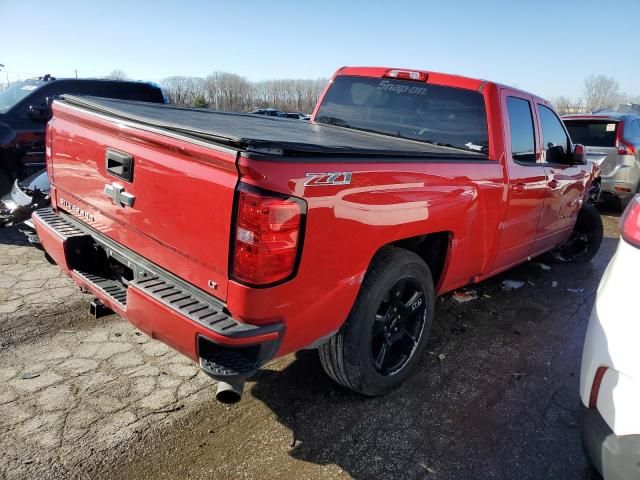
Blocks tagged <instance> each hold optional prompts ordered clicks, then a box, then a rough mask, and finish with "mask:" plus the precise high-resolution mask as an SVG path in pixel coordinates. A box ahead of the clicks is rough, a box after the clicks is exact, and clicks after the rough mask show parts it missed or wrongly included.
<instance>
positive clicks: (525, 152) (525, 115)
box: [507, 97, 536, 163]
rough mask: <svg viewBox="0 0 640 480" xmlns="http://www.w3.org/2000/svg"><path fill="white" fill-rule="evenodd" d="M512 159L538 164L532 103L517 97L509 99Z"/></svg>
mask: <svg viewBox="0 0 640 480" xmlns="http://www.w3.org/2000/svg"><path fill="white" fill-rule="evenodd" d="M507 111H508V114H509V132H510V134H511V157H512V158H513V160H514V161H516V162H519V163H536V142H535V134H534V130H533V115H532V114H531V103H529V102H528V101H527V100H524V99H522V98H517V97H507Z"/></svg>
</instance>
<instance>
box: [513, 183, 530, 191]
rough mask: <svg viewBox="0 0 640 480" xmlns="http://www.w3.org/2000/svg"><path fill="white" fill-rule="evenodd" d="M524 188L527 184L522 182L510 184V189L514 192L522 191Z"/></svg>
mask: <svg viewBox="0 0 640 480" xmlns="http://www.w3.org/2000/svg"><path fill="white" fill-rule="evenodd" d="M526 189H527V184H526V183H523V182H518V183H514V184H513V185H511V191H513V192H516V193H520V192H524V191H525V190H526Z"/></svg>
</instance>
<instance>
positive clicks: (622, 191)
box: [601, 164, 640, 201]
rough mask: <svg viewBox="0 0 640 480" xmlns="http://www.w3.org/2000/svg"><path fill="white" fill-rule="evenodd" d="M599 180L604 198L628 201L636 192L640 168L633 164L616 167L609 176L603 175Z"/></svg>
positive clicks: (639, 178)
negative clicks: (613, 197)
mask: <svg viewBox="0 0 640 480" xmlns="http://www.w3.org/2000/svg"><path fill="white" fill-rule="evenodd" d="M601 178H602V193H603V194H604V196H616V197H618V198H619V199H621V200H623V201H624V200H628V199H630V198H631V197H633V196H634V195H635V193H636V191H637V190H638V184H639V183H640V168H638V166H637V165H635V164H634V165H622V166H618V167H616V168H615V169H614V170H613V171H612V172H611V173H610V174H609V175H603V176H602V177H601Z"/></svg>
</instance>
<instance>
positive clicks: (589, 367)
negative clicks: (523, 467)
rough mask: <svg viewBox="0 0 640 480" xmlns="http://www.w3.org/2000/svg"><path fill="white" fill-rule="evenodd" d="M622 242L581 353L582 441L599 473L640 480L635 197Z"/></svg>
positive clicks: (639, 267) (639, 232) (639, 236)
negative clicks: (583, 408) (583, 410)
mask: <svg viewBox="0 0 640 480" xmlns="http://www.w3.org/2000/svg"><path fill="white" fill-rule="evenodd" d="M620 225H621V230H622V238H621V240H620V243H619V245H618V249H617V251H616V253H615V255H614V257H613V258H612V259H611V262H610V263H609V266H608V267H607V270H606V271H605V273H604V275H603V277H602V280H601V281H600V286H599V287H598V294H597V297H596V301H595V304H594V306H593V311H592V313H591V319H590V320H589V327H588V329H587V336H586V339H585V344H584V351H583V353H582V370H581V374H580V396H581V398H582V403H583V405H584V407H585V412H584V417H583V426H582V440H583V445H584V448H585V451H586V453H587V455H588V456H589V458H590V460H591V462H592V463H593V465H594V466H595V468H596V469H597V470H598V471H599V472H600V474H601V475H602V476H603V477H604V478H605V480H609V479H639V478H640V309H639V308H638V305H639V303H638V302H637V301H636V295H638V296H640V281H639V280H640V195H637V196H635V197H634V198H633V200H631V202H630V203H629V205H628V207H627V209H626V210H625V213H624V214H623V217H622V220H621V224H620Z"/></svg>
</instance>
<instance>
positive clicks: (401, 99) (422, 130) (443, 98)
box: [315, 75, 489, 153]
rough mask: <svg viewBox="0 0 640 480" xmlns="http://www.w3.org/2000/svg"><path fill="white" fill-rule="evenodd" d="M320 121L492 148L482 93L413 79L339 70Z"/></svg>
mask: <svg viewBox="0 0 640 480" xmlns="http://www.w3.org/2000/svg"><path fill="white" fill-rule="evenodd" d="M315 120H316V122H319V123H328V124H332V125H337V126H340V127H347V128H353V129H356V130H365V131H369V132H375V133H382V134H385V135H392V136H395V137H401V138H407V139H411V140H417V141H420V142H425V143H430V144H434V145H443V146H447V147H453V148H457V149H460V150H466V151H473V152H480V153H488V150H489V139H488V133H487V115H486V111H485V104H484V97H483V95H482V94H481V93H479V92H477V91H472V90H466V89H461V88H454V87H447V86H442V85H430V84H425V83H422V82H416V81H410V80H395V79H389V78H368V77H354V76H346V75H345V76H339V77H336V78H335V79H334V81H333V84H332V86H331V88H330V89H329V91H328V92H327V95H326V96H325V98H324V99H323V101H322V104H321V105H320V108H319V110H318V113H317V115H316V118H315Z"/></svg>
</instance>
